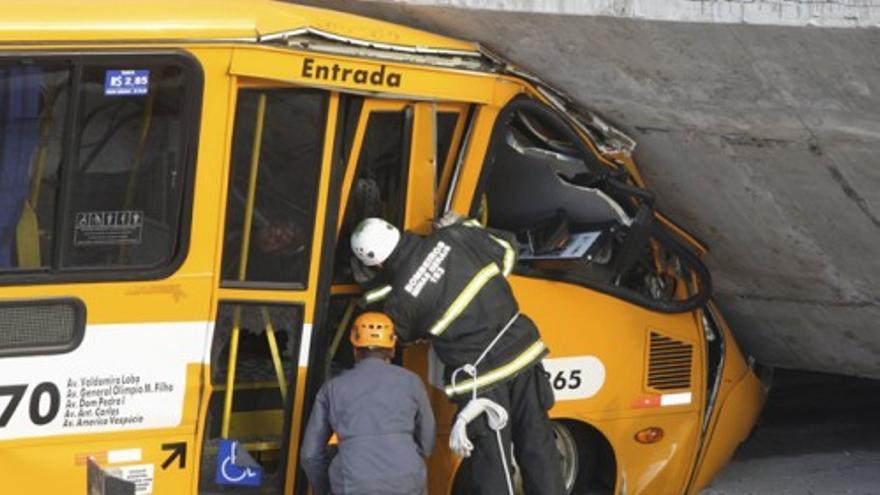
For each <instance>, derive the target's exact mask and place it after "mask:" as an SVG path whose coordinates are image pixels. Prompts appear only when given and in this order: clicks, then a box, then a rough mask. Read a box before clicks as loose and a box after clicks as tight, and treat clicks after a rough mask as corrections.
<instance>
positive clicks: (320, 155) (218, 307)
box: [198, 78, 339, 494]
mask: <svg viewBox="0 0 880 495" xmlns="http://www.w3.org/2000/svg"><path fill="white" fill-rule="evenodd" d="M235 80H236V87H235V96H234V98H235V99H234V101H235V104H234V109H235V110H234V115H233V116H232V118H231V122H230V123H229V131H230V134H231V136H232V138H231V143H230V146H229V158H228V173H227V174H226V179H225V220H224V226H223V229H222V234H221V238H220V239H218V240H217V242H218V244H220V245H221V246H222V254H221V255H220V256H219V257H218V260H217V266H216V272H217V273H218V274H219V277H218V278H217V282H216V283H217V289H216V299H215V301H214V311H215V314H216V316H215V329H214V335H213V341H212V343H211V346H210V350H209V353H210V362H211V367H210V376H209V377H208V378H207V380H206V381H207V383H206V387H205V390H204V398H205V400H204V407H203V410H202V411H201V414H200V423H201V425H202V428H203V429H202V432H201V459H200V462H199V465H200V471H201V472H200V476H199V480H200V481H199V484H198V491H199V493H203V494H212V493H228V492H230V491H232V492H237V491H239V490H246V491H247V493H261V494H280V493H289V492H290V490H292V486H293V485H292V484H293V482H294V477H295V466H296V458H297V444H298V438H299V431H300V426H301V425H300V423H301V415H302V405H303V395H304V392H305V386H304V384H305V379H306V373H307V371H308V369H307V366H308V364H309V350H310V344H309V343H310V341H311V335H312V331H313V330H312V326H313V322H314V321H315V308H316V304H317V300H318V296H317V294H318V287H319V285H320V282H319V279H320V277H319V274H320V272H321V259H322V258H321V253H322V251H323V239H324V235H323V233H324V228H325V227H324V226H325V217H326V213H325V212H326V211H327V196H328V183H329V179H330V175H331V169H332V166H331V163H332V159H333V152H332V149H333V146H334V140H335V133H336V131H335V129H336V126H337V114H338V110H339V95H338V94H335V93H331V92H329V91H324V90H317V89H309V88H302V87H295V86H290V85H284V84H278V83H274V82H271V81H265V80H259V79H251V78H236V79H235ZM334 220H335V218H334V219H333V220H331V222H333V225H335V222H334ZM285 487H288V488H287V489H285Z"/></svg>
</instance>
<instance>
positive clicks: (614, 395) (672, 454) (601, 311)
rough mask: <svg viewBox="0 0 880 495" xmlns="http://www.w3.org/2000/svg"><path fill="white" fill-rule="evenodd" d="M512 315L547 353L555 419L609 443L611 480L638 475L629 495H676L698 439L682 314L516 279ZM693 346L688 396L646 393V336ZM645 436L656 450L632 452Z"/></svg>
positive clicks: (695, 362)
mask: <svg viewBox="0 0 880 495" xmlns="http://www.w3.org/2000/svg"><path fill="white" fill-rule="evenodd" d="M511 282H512V285H513V287H514V292H515V293H516V296H517V299H518V301H519V303H520V309H521V311H522V312H523V313H524V314H527V315H528V316H529V317H530V318H532V319H533V320H534V321H535V323H536V324H537V326H538V328H539V329H540V331H541V336H542V338H543V339H544V341H545V342H546V344H547V346H548V347H549V349H550V355H549V356H548V357H547V358H546V359H545V361H544V367H545V368H546V369H547V371H548V373H549V374H550V382H551V384H552V385H553V387H554V390H555V392H556V405H555V406H554V408H553V409H552V410H551V416H552V417H554V418H568V419H574V420H577V421H581V422H585V423H587V424H590V425H592V426H593V427H595V428H596V429H598V430H599V431H600V432H602V433H603V435H604V436H605V437H606V439H607V440H608V441H609V442H610V444H611V446H612V448H613V450H614V453H615V456H616V457H617V466H618V470H619V471H622V472H623V473H624V475H625V474H626V473H637V474H638V479H629V480H628V485H627V486H628V490H629V493H675V492H678V491H681V490H682V489H683V488H684V484H685V483H686V482H687V479H688V475H689V474H690V470H691V466H692V464H693V457H694V449H695V445H696V442H697V439H698V435H699V419H700V408H699V405H700V404H701V403H702V400H703V393H702V389H703V387H702V385H703V380H702V379H701V376H702V371H701V369H702V365H701V363H702V360H701V359H700V352H701V351H700V349H701V342H700V335H699V332H698V328H697V327H696V326H695V324H694V319H693V316H692V315H691V314H690V313H684V314H678V315H666V314H660V313H655V312H651V311H648V310H646V309H644V308H641V307H638V306H636V305H633V304H630V303H626V302H624V301H621V300H619V299H616V298H613V297H611V296H608V295H605V294H602V293H599V292H595V291H591V290H588V289H585V288H582V287H578V286H574V285H571V284H566V283H562V282H553V281H548V280H539V279H531V278H525V277H517V276H514V277H512V278H511ZM651 334H661V335H663V336H664V337H667V338H670V339H673V340H674V341H676V342H679V343H680V344H681V345H684V346H691V348H692V350H693V355H692V356H693V357H692V358H691V362H690V364H689V366H690V388H687V389H677V390H656V389H653V388H651V387H649V386H648V382H647V376H648V367H649V361H650V342H651V340H650V335H651ZM648 427H660V428H662V429H663V430H664V432H665V436H664V438H663V440H661V441H660V442H657V443H655V444H651V445H643V444H640V443H637V442H636V441H635V439H634V435H635V434H636V433H637V432H638V431H640V430H642V429H644V428H648Z"/></svg>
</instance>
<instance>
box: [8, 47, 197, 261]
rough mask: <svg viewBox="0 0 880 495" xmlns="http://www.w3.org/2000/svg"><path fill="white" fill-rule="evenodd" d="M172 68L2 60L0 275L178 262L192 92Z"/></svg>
mask: <svg viewBox="0 0 880 495" xmlns="http://www.w3.org/2000/svg"><path fill="white" fill-rule="evenodd" d="M177 59H178V57H172V56H148V55H137V56H135V55H130V56H124V57H123V56H97V55H96V56H93V57H89V56H86V57H82V58H79V59H76V60H73V59H70V60H67V59H65V58H64V57H63V56H57V57H47V58H46V60H41V59H40V58H31V59H27V60H24V59H22V60H9V61H7V62H0V143H2V151H0V270H2V271H12V272H13V273H26V272H27V271H34V270H36V271H41V272H46V271H48V272H50V273H56V274H57V273H61V272H74V271H75V272H80V273H81V272H83V271H90V272H94V271H97V270H100V271H125V272H128V273H138V274H144V273H145V272H147V271H150V270H154V269H161V268H162V267H167V266H168V265H170V264H171V263H172V262H173V260H174V259H177V258H178V256H177V255H178V254H181V253H180V252H179V249H180V245H181V220H182V218H183V203H184V197H185V191H186V190H187V175H188V173H187V172H188V170H189V162H190V161H191V158H188V157H190V155H191V153H190V152H189V151H190V148H189V146H190V141H191V140H190V139H189V138H190V137H191V136H192V135H193V131H195V126H194V125H193V123H192V122H191V119H192V118H193V114H195V113H196V112H195V109H193V106H192V105H193V100H194V98H192V96H194V95H195V94H196V90H197V89H198V88H197V87H196V86H197V81H195V77H194V76H195V75H194V74H193V72H194V71H193V70H192V69H191V68H190V67H189V65H188V64H185V63H182V61H178V60H177ZM4 63H5V64H6V65H2V64H4ZM85 278H92V277H91V276H87V277H85ZM134 278H141V276H140V275H135V277H134Z"/></svg>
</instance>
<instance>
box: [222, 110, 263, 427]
mask: <svg viewBox="0 0 880 495" xmlns="http://www.w3.org/2000/svg"><path fill="white" fill-rule="evenodd" d="M265 116H266V94H265V93H261V94H260V97H259V99H258V100H257V116H256V119H255V125H254V140H253V148H252V150H251V163H250V167H251V168H250V175H249V177H248V193H247V203H246V204H245V211H244V227H243V229H244V231H243V235H242V238H241V258H240V259H239V262H238V280H239V281H244V279H245V276H246V275H247V260H248V254H249V252H250V247H251V226H252V225H253V216H254V203H255V201H256V192H257V171H258V170H259V165H260V143H261V142H262V141H263V120H264V118H265ZM240 326H241V307H240V306H236V308H235V317H234V319H233V325H232V335H231V336H230V337H229V358H228V362H227V373H226V390H225V392H224V397H223V421H222V424H221V430H220V436H221V437H223V438H229V422H230V420H231V419H232V396H233V393H234V387H235V367H236V363H237V362H238V339H239V333H240V331H241V328H240Z"/></svg>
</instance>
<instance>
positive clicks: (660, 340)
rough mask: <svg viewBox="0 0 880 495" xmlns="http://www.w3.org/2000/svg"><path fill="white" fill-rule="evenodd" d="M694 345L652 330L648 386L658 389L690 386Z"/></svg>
mask: <svg viewBox="0 0 880 495" xmlns="http://www.w3.org/2000/svg"><path fill="white" fill-rule="evenodd" d="M693 354H694V350H693V346H692V345H690V344H686V343H684V342H681V341H678V340H675V339H670V338H669V337H664V336H663V335H660V334H659V333H655V332H651V357H650V365H649V369H648V386H649V387H651V388H655V389H657V390H674V389H679V388H690V386H691V362H692V360H693Z"/></svg>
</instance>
